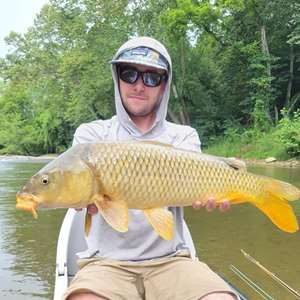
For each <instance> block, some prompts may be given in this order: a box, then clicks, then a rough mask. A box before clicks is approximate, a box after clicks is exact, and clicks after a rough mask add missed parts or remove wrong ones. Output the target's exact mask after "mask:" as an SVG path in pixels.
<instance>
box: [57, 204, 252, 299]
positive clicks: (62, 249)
mask: <svg viewBox="0 0 300 300" xmlns="http://www.w3.org/2000/svg"><path fill="white" fill-rule="evenodd" d="M85 213H86V211H85V210H82V211H79V212H77V211H76V210H74V209H69V210H68V211H67V213H66V215H65V217H64V220H63V223H62V226H61V228H60V232H59V236H58V241H57V249H56V271H55V287H54V300H61V299H62V295H63V294H64V292H65V290H66V289H67V287H68V285H69V282H70V281H71V280H72V278H73V277H74V275H75V274H76V272H77V270H78V267H77V264H76V261H77V256H76V253H77V252H81V251H85V250H86V249H87V244H86V241H85V237H84V235H85V233H84V219H85ZM229 284H230V283H229ZM230 285H231V287H232V289H233V290H235V291H236V292H237V293H238V294H239V296H240V299H241V300H247V298H246V297H245V296H244V295H242V294H241V293H240V291H239V290H238V289H236V288H235V287H234V286H232V284H230Z"/></svg>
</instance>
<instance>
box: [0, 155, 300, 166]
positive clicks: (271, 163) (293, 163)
mask: <svg viewBox="0 0 300 300" xmlns="http://www.w3.org/2000/svg"><path fill="white" fill-rule="evenodd" d="M57 156H58V154H45V155H40V156H27V155H0V162H1V161H27V162H43V161H46V162H47V161H51V160H53V159H54V158H56V157H57ZM241 160H243V161H244V162H245V163H246V165H263V166H278V167H286V168H300V160H299V159H295V158H292V159H288V160H276V159H272V158H269V159H241Z"/></svg>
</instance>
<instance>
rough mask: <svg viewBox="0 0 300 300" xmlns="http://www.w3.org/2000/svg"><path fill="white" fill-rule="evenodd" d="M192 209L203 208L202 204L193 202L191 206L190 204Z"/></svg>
mask: <svg viewBox="0 0 300 300" xmlns="http://www.w3.org/2000/svg"><path fill="white" fill-rule="evenodd" d="M192 207H193V208H194V209H200V208H202V207H203V203H202V202H201V201H195V202H194V203H193V204H192Z"/></svg>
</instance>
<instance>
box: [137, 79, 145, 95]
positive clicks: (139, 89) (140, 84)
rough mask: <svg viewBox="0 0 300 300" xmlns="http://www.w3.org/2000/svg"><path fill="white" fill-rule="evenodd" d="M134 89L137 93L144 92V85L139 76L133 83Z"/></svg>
mask: <svg viewBox="0 0 300 300" xmlns="http://www.w3.org/2000/svg"><path fill="white" fill-rule="evenodd" d="M134 89H135V91H137V92H142V91H144V90H145V85H144V82H143V79H142V77H141V76H139V78H138V80H137V81H136V82H135V83H134Z"/></svg>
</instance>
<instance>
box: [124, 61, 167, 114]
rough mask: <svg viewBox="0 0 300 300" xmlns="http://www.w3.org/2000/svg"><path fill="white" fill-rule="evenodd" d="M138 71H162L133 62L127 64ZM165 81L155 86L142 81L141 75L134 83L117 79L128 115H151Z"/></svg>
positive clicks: (157, 103)
mask: <svg viewBox="0 0 300 300" xmlns="http://www.w3.org/2000/svg"><path fill="white" fill-rule="evenodd" d="M128 66H131V67H133V68H135V69H136V70H138V71H141V72H145V71H151V72H157V73H161V74H162V73H163V71H162V70H159V69H156V68H153V67H148V66H142V65H135V64H128ZM165 85H166V83H165V81H162V83H161V84H160V85H159V86H157V87H149V86H146V85H145V84H144V83H143V80H142V78H141V76H139V78H138V80H137V81H136V82H134V83H132V84H131V83H127V82H125V81H123V80H122V79H119V88H120V93H121V97H122V102H123V105H124V107H125V109H126V111H127V113H128V114H129V116H130V117H146V116H150V115H153V114H154V112H155V110H156V108H157V106H158V105H159V101H160V99H161V97H162V94H163V92H164V89H165Z"/></svg>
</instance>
